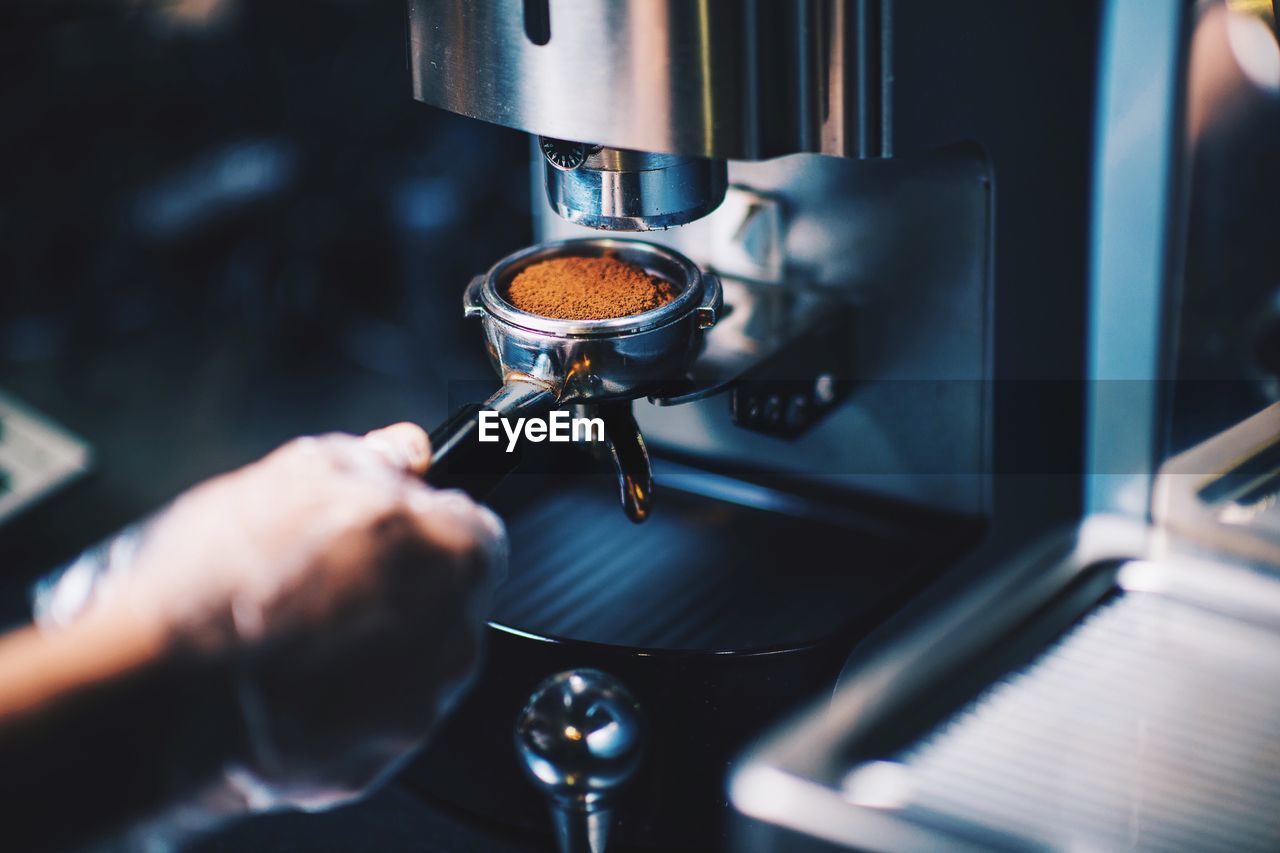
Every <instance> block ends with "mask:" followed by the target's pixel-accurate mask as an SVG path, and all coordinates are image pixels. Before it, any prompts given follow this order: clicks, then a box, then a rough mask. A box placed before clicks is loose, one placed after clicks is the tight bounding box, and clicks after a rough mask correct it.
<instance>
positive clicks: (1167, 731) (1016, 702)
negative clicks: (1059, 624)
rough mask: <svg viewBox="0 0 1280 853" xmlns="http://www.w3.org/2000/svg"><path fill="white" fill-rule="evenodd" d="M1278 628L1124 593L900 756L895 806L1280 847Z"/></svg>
mask: <svg viewBox="0 0 1280 853" xmlns="http://www.w3.org/2000/svg"><path fill="white" fill-rule="evenodd" d="M1277 627H1280V626H1277ZM1276 641H1277V631H1276V630H1272V629H1269V628H1267V627H1262V626H1259V625H1255V624H1249V623H1245V622H1241V621H1236V620H1233V619H1231V618H1229V617H1227V616H1224V615H1220V614H1217V613H1213V612H1209V611H1205V610H1201V609H1198V608H1196V607H1193V606H1190V605H1188V604H1184V603H1180V602H1177V601H1174V600H1171V599H1168V598H1165V597H1163V596H1160V595H1156V594H1147V593H1127V594H1124V595H1122V596H1121V597H1119V598H1116V599H1114V600H1113V601H1112V602H1111V603H1109V604H1106V605H1104V606H1102V607H1100V608H1099V609H1097V610H1096V611H1094V612H1093V613H1092V614H1091V615H1090V616H1089V617H1087V618H1086V619H1085V620H1084V621H1083V622H1081V623H1080V624H1079V625H1077V626H1076V627H1075V628H1074V629H1073V630H1072V631H1071V632H1069V633H1068V634H1066V635H1065V636H1064V637H1063V638H1062V639H1061V640H1060V641H1059V642H1058V643H1057V644H1056V645H1055V646H1054V647H1053V648H1051V649H1050V650H1049V651H1048V652H1046V653H1045V654H1043V655H1042V656H1041V657H1040V658H1039V659H1038V660H1036V661H1035V662H1034V663H1032V664H1031V665H1030V666H1028V667H1026V668H1025V669H1023V670H1022V671H1021V672H1018V673H1016V674H1014V675H1012V676H1010V677H1009V678H1007V679H1005V680H1003V681H1001V682H999V683H997V684H995V685H994V686H992V687H991V688H989V689H988V690H987V691H986V692H985V693H984V694H982V695H981V696H980V697H978V699H976V700H975V701H974V702H972V703H971V704H970V705H969V706H968V707H966V708H964V709H963V710H962V711H960V712H958V713H957V714H956V715H954V716H953V717H952V718H951V719H950V720H949V721H947V722H946V723H945V724H943V725H942V726H941V727H939V728H938V729H937V730H936V731H935V732H933V733H932V734H931V735H930V736H929V737H927V738H926V739H925V740H924V741H922V742H921V743H919V744H918V745H916V746H915V747H913V748H912V749H911V750H910V751H908V752H907V753H906V754H904V755H902V756H900V757H899V759H898V760H899V761H901V762H902V763H903V764H905V765H906V768H907V773H906V776H907V781H908V790H909V791H910V795H909V803H910V805H909V806H907V808H906V809H905V813H906V815H907V816H908V817H910V818H913V819H915V820H918V821H920V822H924V823H931V824H935V825H937V824H940V823H941V824H946V825H948V826H950V827H952V828H953V829H955V828H957V827H958V826H962V825H964V824H968V825H970V828H971V829H972V828H973V826H972V825H974V824H977V825H979V826H982V827H985V828H986V829H987V830H993V831H995V832H996V833H998V834H999V835H1002V836H1004V837H1005V839H1006V840H1013V841H1014V842H1015V846H1017V842H1028V843H1030V844H1032V845H1048V846H1051V847H1054V848H1059V849H1066V848H1069V849H1072V850H1132V849H1138V850H1197V851H1198V850H1224V851H1225V850H1230V851H1237V850H1280V657H1276V656H1274V655H1272V654H1271V650H1274V649H1275V648H1276ZM979 837H990V836H986V835H985V833H980V834H979ZM1010 837H1012V838H1010Z"/></svg>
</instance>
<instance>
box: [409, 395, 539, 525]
mask: <svg viewBox="0 0 1280 853" xmlns="http://www.w3.org/2000/svg"><path fill="white" fill-rule="evenodd" d="M486 409H487V407H486V406H484V405H482V404H480V403H472V404H470V405H467V406H463V407H462V408H461V409H459V410H458V411H456V412H454V413H453V415H452V416H451V417H450V418H449V419H448V420H447V421H445V422H444V423H443V424H441V425H440V426H439V427H437V428H436V429H435V430H433V431H432V432H431V467H430V468H428V469H427V474H426V477H425V478H424V479H425V480H426V482H427V484H428V485H431V486H435V487H436V488H438V489H461V490H462V491H464V492H466V493H467V494H468V495H470V496H471V497H472V498H473V499H474V500H477V501H480V500H484V499H485V498H486V497H488V495H489V493H490V492H492V491H493V490H494V489H495V488H497V486H498V484H499V483H501V482H502V481H503V480H504V479H506V476H507V475H508V474H510V473H511V472H512V471H513V470H515V468H516V466H517V465H519V464H520V459H521V457H522V456H523V454H522V453H521V452H520V444H519V443H517V444H516V447H515V448H514V449H513V450H512V451H511V452H510V453H508V452H507V442H506V441H502V440H500V441H494V442H482V441H480V413H481V412H483V411H485V410H486Z"/></svg>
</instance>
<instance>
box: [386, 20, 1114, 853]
mask: <svg viewBox="0 0 1280 853" xmlns="http://www.w3.org/2000/svg"><path fill="white" fill-rule="evenodd" d="M408 25H409V64H410V74H411V78H412V84H413V94H414V97H415V98H416V99H417V100H419V101H422V102H423V103H425V104H428V105H431V106H433V107H437V108H443V109H446V110H449V111H452V112H454V113H458V114H461V115H465V116H469V117H472V118H475V119H478V120H482V121H487V122H492V123H495V124H499V125H503V126H506V127H510V128H515V129H518V130H521V131H524V132H527V133H528V134H529V135H530V143H529V147H530V162H531V171H532V181H533V193H532V204H533V208H534V221H535V239H536V241H537V242H536V244H535V246H534V247H533V249H531V250H529V251H532V252H544V253H545V252H546V251H549V249H548V247H560V248H559V249H554V250H555V251H560V250H564V249H563V247H566V246H568V247H572V246H575V245H576V246H592V245H599V244H597V243H593V242H592V241H599V240H612V241H617V245H618V246H627V245H630V246H632V251H634V252H636V253H644V252H655V253H659V254H662V253H666V254H664V255H663V257H666V258H667V259H668V260H669V259H670V258H672V257H674V258H679V259H689V260H690V261H691V262H692V263H693V264H694V265H696V267H697V272H698V275H700V276H705V277H706V278H707V280H714V281H715V282H716V283H717V285H718V286H717V288H716V291H717V295H716V296H714V297H711V296H709V295H708V293H707V292H706V291H699V295H698V297H697V298H698V299H702V300H703V302H700V303H699V305H700V307H701V309H702V310H703V314H702V315H701V319H700V320H699V319H698V315H696V314H689V315H688V318H690V319H687V320H686V322H689V323H691V324H692V325H693V326H696V327H698V333H697V334H698V340H697V343H696V347H694V349H696V352H694V350H693V349H684V350H682V353H684V354H685V355H689V356H692V355H696V359H695V358H692V357H690V358H688V359H687V361H683V362H681V363H680V364H679V365H678V366H679V368H680V369H679V370H664V371H662V376H661V378H662V380H663V382H662V383H661V387H660V388H658V387H643V388H639V387H637V388H630V389H628V390H627V392H626V393H625V394H623V395H621V396H622V397H625V398H626V402H625V405H626V406H628V407H631V408H632V410H633V412H634V421H635V424H636V425H637V434H638V433H639V432H641V431H642V432H643V434H644V436H645V439H646V440H647V443H646V442H640V447H641V448H647V450H646V451H645V452H646V460H647V456H648V455H652V456H653V464H654V469H655V479H656V481H657V489H658V498H657V501H656V502H655V504H654V506H653V510H652V514H651V517H650V518H649V520H648V521H647V522H646V523H645V524H644V525H640V526H632V525H630V523H629V522H627V521H626V520H625V518H623V517H622V514H620V513H618V512H617V510H616V509H613V508H610V509H608V511H607V513H606V511H605V510H604V509H603V508H599V509H598V507H602V506H603V505H602V504H601V503H600V502H599V500H598V499H599V494H598V492H597V491H593V490H592V489H591V488H588V487H585V486H584V487H582V488H579V487H578V486H576V485H566V483H568V482H569V481H568V480H567V479H565V478H559V479H557V478H556V477H547V478H543V479H541V480H540V479H538V478H537V477H535V476H533V475H530V476H529V477H528V478H520V477H512V478H508V479H507V481H506V482H505V483H504V484H503V485H502V487H501V488H500V489H498V490H497V491H495V492H492V494H491V500H492V501H493V502H494V504H495V506H496V507H497V508H498V509H499V511H500V512H502V514H503V515H504V517H505V518H506V519H507V522H508V525H509V527H510V529H511V533H512V539H513V556H512V569H511V578H510V579H509V580H508V582H507V584H506V585H505V586H504V588H503V590H502V591H500V593H499V601H498V605H497V609H496V611H495V615H494V619H493V621H492V623H491V631H490V643H489V657H488V661H487V664H486V669H485V672H484V674H483V676H482V677H481V680H480V683H479V684H478V686H477V688H476V689H475V690H474V691H473V693H472V694H471V695H470V696H469V697H468V698H467V700H465V702H464V703H463V705H462V706H461V707H460V708H459V709H458V711H457V712H456V713H455V714H454V715H453V717H452V718H451V719H450V720H449V721H448V722H447V723H446V724H445V725H444V729H443V730H442V731H441V732H440V733H438V735H437V737H436V739H435V741H434V745H433V746H432V747H431V748H430V749H429V750H428V752H427V753H426V754H425V755H424V756H423V757H422V758H421V760H420V761H418V762H417V763H416V764H415V765H414V766H413V767H411V768H410V769H409V770H408V771H407V773H406V777H405V778H406V780H407V781H408V782H409V784H411V785H415V786H417V787H419V788H421V789H422V790H423V791H425V792H427V793H429V794H430V795H431V796H433V797H437V798H440V799H443V800H447V801H449V802H452V803H454V804H456V805H458V806H460V807H461V808H463V809H465V810H467V811H469V812H471V813H473V814H478V815H481V816H484V817H486V818H489V819H495V820H498V821H502V822H505V823H508V824H511V825H514V826H519V827H523V828H526V829H531V830H534V831H540V832H545V831H547V829H548V828H549V826H550V824H548V822H547V817H546V814H547V805H548V802H549V803H550V805H551V810H552V814H553V816H554V819H555V826H556V831H557V835H558V837H559V839H560V842H561V844H562V846H563V848H564V849H592V850H599V849H600V848H601V847H602V846H603V844H604V841H605V839H606V836H608V837H611V838H614V839H617V840H618V841H620V842H622V843H624V844H626V845H634V846H641V847H645V846H649V847H664V848H669V847H673V846H675V847H680V846H684V847H691V848H697V849H708V848H709V847H713V846H716V845H719V844H721V843H723V839H724V831H725V825H726V813H725V803H726V798H725V779H726V772H727V769H728V767H729V766H730V763H731V762H732V760H733V758H734V757H735V756H736V755H737V754H738V753H739V752H740V750H741V749H742V747H743V746H744V744H745V743H746V742H748V741H749V740H750V739H751V738H753V737H754V736H756V735H758V734H759V733H760V732H761V731H762V730H763V729H764V728H765V727H767V726H768V725H769V724H770V723H772V722H774V721H776V720H777V719H778V718H779V717H780V716H781V715H783V714H785V713H786V712H787V711H788V710H790V709H792V708H794V707H797V706H798V705H799V704H801V703H802V702H803V701H804V700H806V699H809V698H812V697H813V696H815V695H819V694H821V693H822V692H823V691H825V690H828V689H830V687H831V685H832V684H833V683H834V680H835V677H836V675H837V674H838V672H839V670H840V667H841V665H842V663H843V661H844V660H845V658H846V656H847V655H848V653H849V651H850V650H851V649H852V648H854V647H856V646H858V645H859V644H860V643H862V642H863V641H865V640H866V638H867V637H868V636H869V635H871V634H872V633H873V632H874V630H875V629H876V628H877V627H878V626H880V625H881V624H882V623H884V622H885V621H886V620H887V619H889V618H890V617H892V615H893V614H894V613H895V612H896V611H897V610H899V609H900V608H901V607H902V606H903V605H904V604H905V603H906V602H907V601H908V600H910V599H911V598H912V597H914V596H915V595H916V594H918V593H919V592H920V591H921V590H923V589H924V588H926V587H928V586H930V585H933V584H935V583H936V582H938V581H939V579H941V578H944V577H945V576H947V575H948V574H951V573H953V572H954V571H955V570H957V568H958V567H961V566H964V565H971V564H979V563H991V562H994V561H995V560H997V559H998V558H999V557H1000V556H1002V555H1005V554H1008V553H1011V552H1012V551H1013V550H1014V549H1016V548H1018V547H1019V546H1021V545H1023V544H1025V543H1026V542H1027V541H1029V540H1031V539H1033V538H1035V537H1036V536H1037V535H1039V534H1040V533H1041V532H1043V531H1044V530H1045V529H1047V528H1049V527H1051V526H1053V525H1054V524H1056V523H1058V522H1060V521H1063V520H1066V519H1071V518H1074V517H1076V515H1077V514H1078V512H1079V508H1080V501H1081V495H1080V485H1079V477H1078V466H1079V454H1080V452H1081V436H1080V430H1081V428H1080V419H1079V418H1078V417H1076V415H1077V414H1078V412H1079V410H1080V408H1081V406H1082V404H1083V399H1082V390H1081V387H1080V385H1079V384H1078V383H1076V382H1073V381H1070V380H1074V379H1078V378H1079V377H1080V376H1082V375H1083V359H1084V353H1083V351H1082V347H1081V345H1080V340H1081V337H1082V328H1083V322H1084V293H1085V287H1084V282H1085V248H1084V247H1085V230H1086V229H1085V220H1086V216H1085V213H1086V192H1087V186H1088V181H1087V175H1088V160H1087V157H1088V151H1089V145H1088V141H1089V138H1090V136H1089V134H1090V123H1089V116H1090V114H1091V110H1090V104H1091V95H1092V85H1093V84H1092V80H1093V77H1092V67H1093V51H1094V41H1095V37H1096V10H1095V9H1094V8H1093V4H1090V3H1084V4H1048V5H1044V4H1026V3H1019V2H1016V1H1015V0H999V2H988V0H984V2H970V3H955V2H941V0H919V2H912V3H903V2H893V0H776V2H774V0H698V2H689V0H409V3H408ZM1047 200H1049V201H1050V202H1051V203H1046V202H1047ZM602 232H608V233H607V234H603V235H602ZM577 240H585V241H587V242H586V243H573V242H568V243H566V242H562V241H577ZM635 240H639V241H640V242H639V243H638V244H635V243H628V241H635ZM646 247H656V248H646ZM495 269H496V268H495ZM492 275H493V272H491V273H490V276H492ZM482 279H483V277H482ZM463 285H465V282H460V283H459V290H460V291H461V290H462V286H463ZM473 287H474V286H473ZM690 299H691V300H694V297H690ZM707 299H711V302H706V300H707ZM499 301H500V300H499ZM695 301H696V300H695ZM468 304H469V305H470V306H471V307H470V308H468V310H471V311H475V312H476V313H483V312H484V309H483V308H482V307H477V306H478V304H479V303H475V302H474V301H473V302H470V303H468ZM691 304H692V302H691ZM721 304H722V306H723V307H721ZM711 314H714V323H712V322H709V321H710V320H711V319H712V318H711ZM493 317H494V315H493V314H492V312H491V311H490V312H489V314H488V316H486V317H485V319H484V322H485V323H486V324H487V325H486V333H485V339H486V340H487V341H488V344H489V349H490V353H491V356H492V360H493V361H494V362H495V365H496V366H497V367H498V369H499V371H500V372H502V373H503V375H502V377H501V378H502V379H503V380H504V381H507V382H509V380H510V375H509V371H508V370H507V366H509V365H508V362H510V361H511V360H510V359H507V358H505V357H504V356H503V354H502V353H503V349H502V346H504V345H505V344H504V343H503V342H505V341H508V340H509V336H506V335H501V336H499V337H498V338H495V335H494V331H493V330H494V326H493V325H492V322H491V321H492V320H493ZM479 340H480V336H479V335H477V341H478V342H479ZM477 345H479V344H477ZM611 351H613V350H611ZM527 353H528V351H527V350H526V351H525V354H527ZM623 363H624V362H623V361H618V362H616V363H615V367H613V368H608V367H604V368H601V369H600V370H598V371H597V372H596V379H597V380H598V382H600V383H604V384H606V385H607V384H608V383H609V382H610V381H611V372H612V371H613V370H615V369H618V370H620V369H621V367H620V365H622V364H623ZM525 372H536V371H527V370H526V371H525ZM549 375H551V376H552V377H556V376H563V375H564V365H559V368H558V369H557V370H556V371H554V372H553V373H552V374H549ZM543 378H544V379H545V378H546V377H543ZM1064 380H1065V381H1064ZM535 384H536V383H535ZM557 387H561V386H557ZM544 390H545V387H544ZM633 392H634V393H633ZM531 393H532V392H531ZM557 393H558V392H557ZM533 396H537V395H536V394H534V395H533ZM553 398H554V399H547V398H546V397H545V395H544V396H541V397H538V405H540V406H543V405H547V406H549V405H560V404H565V403H582V402H586V403H591V402H592V401H591V400H590V399H589V396H588V395H582V396H579V397H573V396H572V395H570V396H568V397H565V396H556V395H554V394H553ZM632 398H640V399H639V400H638V401H637V402H635V403H634V404H633V403H631V402H630V400H631V399H632ZM610 402H612V403H616V402H617V401H616V400H614V401H610ZM466 418H467V416H466V415H464V416H463V420H462V422H461V423H462V426H461V427H459V422H458V421H455V422H454V423H453V424H451V425H450V429H449V430H447V431H446V432H445V433H442V434H440V435H442V436H444V437H445V439H446V440H445V441H444V442H438V444H441V446H442V447H443V448H444V449H446V450H448V451H450V452H446V453H444V454H443V455H444V457H445V458H446V459H447V457H448V456H449V455H451V450H450V448H451V447H452V446H453V445H452V444H451V443H450V441H449V440H448V436H450V435H454V434H462V433H465V432H466V429H467V427H466ZM622 432H627V430H619V435H621V433H622ZM446 445H448V446H447V447H446ZM613 445H614V447H615V454H614V455H615V458H617V457H618V456H619V453H618V451H617V447H620V446H624V445H625V446H630V447H634V445H635V440H634V439H631V440H630V441H628V440H625V439H622V438H618V439H617V441H615V442H613ZM628 453H629V455H630V457H631V458H634V457H635V453H634V452H631V451H625V450H624V451H623V452H622V455H623V456H624V457H625V456H627V455H628ZM618 467H619V470H620V472H621V473H623V474H624V484H625V475H626V474H627V473H628V464H627V463H625V462H619V463H618ZM634 471H635V466H634V465H631V466H630V472H631V474H632V475H633V476H634ZM491 473H492V472H491ZM496 473H499V474H500V473H504V472H503V471H498V472H496ZM441 476H443V475H441ZM473 485H474V484H473ZM491 486H492V483H484V484H482V485H481V486H478V487H477V488H476V489H475V490H477V491H486V492H487V491H488V489H490V488H491ZM623 492H624V503H625V492H626V489H625V485H624V489H623ZM610 500H611V501H612V498H611V499H610ZM546 679H549V680H546ZM522 709H523V711H522ZM517 720H519V722H518V723H517ZM513 727H515V728H516V736H515V742H514V743H513V735H512V731H513ZM530 778H532V780H533V781H534V784H530ZM544 795H545V797H544Z"/></svg>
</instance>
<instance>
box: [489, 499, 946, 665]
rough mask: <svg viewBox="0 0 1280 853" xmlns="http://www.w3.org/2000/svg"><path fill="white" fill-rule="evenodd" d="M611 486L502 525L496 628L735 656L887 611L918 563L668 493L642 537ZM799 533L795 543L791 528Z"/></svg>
mask: <svg viewBox="0 0 1280 853" xmlns="http://www.w3.org/2000/svg"><path fill="white" fill-rule="evenodd" d="M615 489H616V486H614V485H613V483H612V481H611V480H604V481H601V483H600V484H599V488H586V487H583V488H569V489H561V490H559V491H555V492H550V493H548V494H544V495H542V496H541V497H540V499H539V500H537V501H533V502H530V503H528V504H527V505H525V506H524V507H522V508H520V509H519V510H517V511H514V512H511V513H509V514H508V529H509V531H510V535H511V546H512V547H511V554H512V560H511V572H510V576H509V577H508V579H507V581H506V582H505V583H504V584H503V585H502V586H501V587H499V589H498V594H497V602H496V604H495V610H494V619H495V620H496V621H498V622H500V623H502V624H505V625H509V626H512V627H514V628H519V629H521V630H525V631H535V632H538V633H545V634H550V635H553V636H559V637H570V638H573V639H577V640H590V641H593V642H599V643H611V644H616V645H623V646H635V647H645V648H662V649H700V650H717V649H743V648H753V647H760V646H773V645H782V644H788V643H797V642H803V641H806V640H812V639H816V638H821V637H825V636H827V635H829V634H831V633H833V632H835V631H838V630H840V629H841V627H842V626H844V625H847V624H849V623H850V622H851V621H853V620H855V619H857V618H859V616H861V615H862V614H865V613H868V612H874V611H875V610H876V609H877V608H882V607H884V606H885V604H884V603H885V601H886V600H887V599H889V598H890V597H891V596H893V595H894V594H895V593H896V592H897V591H898V590H899V589H901V588H902V587H903V586H904V585H907V584H910V583H912V582H913V581H916V578H917V576H918V575H919V574H920V573H921V572H922V571H924V570H925V568H926V566H927V564H925V563H923V562H922V560H921V556H920V554H921V551H920V549H918V547H916V546H914V545H912V544H909V543H904V542H902V541H900V540H897V539H895V538H891V537H889V536H879V535H876V534H874V533H871V532H868V531H865V530H859V531H851V530H848V529H841V528H838V527H835V526H828V525H819V524H809V525H805V526H804V527H802V528H801V527H799V526H798V525H797V524H796V522H795V520H794V519H790V518H787V517H785V516H781V515H779V514H776V513H768V512H760V511H757V510H752V509H746V508H743V507H740V506H734V505H732V504H729V503H726V502H722V501H718V500H710V499H706V498H702V497H696V496H691V495H688V494H684V493H681V492H677V491H674V490H669V489H668V490H663V491H661V492H660V493H659V497H658V500H659V501H660V504H659V505H658V506H657V507H656V508H655V510H654V513H653V516H652V517H651V518H650V519H649V520H648V521H646V522H645V523H644V524H642V525H634V524H632V523H631V522H630V521H628V520H627V519H626V517H625V516H624V515H623V513H622V510H621V509H620V508H619V507H618V503H617V495H616V491H615ZM798 529H799V530H802V531H803V532H802V533H801V534H799V535H798V534H797V530H798Z"/></svg>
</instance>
